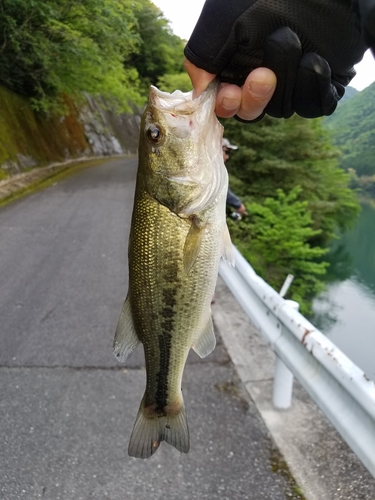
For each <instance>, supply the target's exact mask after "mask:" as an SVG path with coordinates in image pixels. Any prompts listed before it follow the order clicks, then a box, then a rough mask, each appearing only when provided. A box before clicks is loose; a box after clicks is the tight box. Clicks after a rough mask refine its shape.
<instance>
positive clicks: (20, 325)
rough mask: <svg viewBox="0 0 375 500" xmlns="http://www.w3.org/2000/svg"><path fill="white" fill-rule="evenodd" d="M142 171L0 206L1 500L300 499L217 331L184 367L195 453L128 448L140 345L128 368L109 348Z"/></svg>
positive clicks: (114, 171) (140, 385)
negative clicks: (213, 344)
mask: <svg viewBox="0 0 375 500" xmlns="http://www.w3.org/2000/svg"><path fill="white" fill-rule="evenodd" d="M135 170H136V159H135V158H129V159H121V160H116V161H107V162H104V163H103V164H102V165H99V166H95V167H91V168H88V169H86V170H82V171H80V172H79V173H76V174H75V175H72V176H71V177H69V178H67V179H65V180H64V181H61V182H58V183H56V184H55V185H53V186H51V187H49V188H47V189H45V190H43V191H40V192H38V193H35V194H33V195H30V196H28V197H26V198H23V199H21V200H18V201H17V202H15V203H13V204H11V205H9V206H7V207H5V208H3V209H1V210H0V234H1V237H0V394H1V399H0V443H1V445H0V499H1V500H14V499H27V500H29V499H38V498H43V499H49V500H79V499H83V500H94V499H95V500H96V499H97V500H103V499H107V498H108V499H112V500H128V499H129V500H132V499H137V500H143V499H144V500H146V499H147V500H148V499H165V500H174V499H176V500H177V499H179V500H183V499H186V500H190V499H200V500H203V499H210V500H211V499H212V500H214V499H215V500H216V499H227V500H236V499H241V500H243V499H252V500H279V499H280V500H281V499H285V498H299V496H298V495H294V494H293V492H292V487H293V484H292V482H291V480H290V479H289V478H288V477H287V476H286V475H285V474H282V473H279V472H273V470H275V463H278V462H279V457H278V455H277V452H276V451H275V450H274V448H273V444H272V442H271V440H270V439H269V437H268V433H267V429H266V428H265V426H264V424H263V421H262V420H261V418H260V416H259V414H258V412H257V410H256V408H255V406H254V404H253V402H252V401H251V400H250V399H249V398H248V396H247V393H246V391H245V390H244V388H243V386H242V385H241V383H240V382H239V379H238V377H237V374H236V372H235V370H234V366H233V364H232V363H231V360H230V358H229V356H228V354H227V352H226V350H225V349H224V347H223V344H222V343H221V342H220V339H218V341H219V344H218V346H217V348H216V349H215V351H214V353H213V354H211V355H210V356H209V357H207V358H206V359H205V360H200V359H199V358H198V357H197V356H196V355H195V354H194V353H192V354H191V356H190V357H189V360H188V364H187V367H186V370H185V374H184V379H183V390H184V399H185V404H186V407H187V413H188V418H189V427H190V434H191V449H190V452H189V453H188V454H187V455H181V454H180V453H179V452H178V451H176V450H175V449H174V448H172V447H170V446H168V445H166V444H165V443H162V445H161V446H160V449H159V450H158V452H157V453H156V454H155V455H154V456H153V457H152V458H150V459H148V460H144V461H143V460H139V459H134V458H129V457H128V455H127V446H128V439H129V437H130V433H131V430H132V426H133V423H134V420H135V417H136V414H137V411H138V406H139V402H140V400H141V397H142V394H143V389H144V383H145V371H144V366H143V355H142V348H138V349H137V350H136V352H135V353H134V354H133V356H132V357H131V358H130V360H129V361H128V362H127V363H126V365H125V366H124V365H120V364H118V363H117V361H116V359H115V358H114V356H113V355H112V348H111V346H112V340H113V333H114V329H115V326H116V323H117V319H118V316H119V313H120V310H121V306H122V303H123V300H124V297H125V294H126V288H127V259H126V248H127V235H128V232H129V226H130V216H131V208H132V202H133V192H134V184H135ZM276 468H277V467H276Z"/></svg>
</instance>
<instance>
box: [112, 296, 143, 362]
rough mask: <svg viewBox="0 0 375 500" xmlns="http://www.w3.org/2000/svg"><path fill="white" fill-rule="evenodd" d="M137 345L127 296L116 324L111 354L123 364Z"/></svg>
mask: <svg viewBox="0 0 375 500" xmlns="http://www.w3.org/2000/svg"><path fill="white" fill-rule="evenodd" d="M139 343H140V341H139V339H138V337H137V334H136V332H135V328H134V323H133V318H132V314H131V310H130V301H129V296H128V297H127V298H126V300H125V303H124V306H123V308H122V311H121V315H120V319H119V321H118V324H117V328H116V333H115V338H114V341H113V353H114V355H115V356H116V358H117V359H118V360H119V361H120V362H121V363H124V362H125V361H126V360H127V358H128V357H129V356H130V355H131V353H132V352H133V351H134V349H135V348H136V347H137V345H138V344H139Z"/></svg>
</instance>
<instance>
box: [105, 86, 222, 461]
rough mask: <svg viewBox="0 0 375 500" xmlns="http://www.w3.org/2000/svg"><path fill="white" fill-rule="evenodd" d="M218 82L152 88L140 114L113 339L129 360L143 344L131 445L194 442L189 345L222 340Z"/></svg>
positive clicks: (132, 450) (147, 451) (148, 447)
mask: <svg viewBox="0 0 375 500" xmlns="http://www.w3.org/2000/svg"><path fill="white" fill-rule="evenodd" d="M215 95H216V86H211V87H210V88H209V89H208V90H207V91H206V92H205V93H204V94H203V95H202V96H201V97H200V98H198V99H193V98H192V94H191V93H186V94H183V93H181V92H179V93H174V94H167V93H164V92H160V91H159V90H157V89H156V88H153V87H152V88H151V90H150V101H149V105H148V107H147V108H146V111H145V113H144V115H143V118H142V123H141V131H140V146H139V165H138V174H137V185H136V193H135V198H134V208H133V216H132V223H131V231H130V238H129V249H128V254H129V290H128V296H127V299H126V301H125V304H124V307H123V310H122V313H121V316H120V320H119V323H118V327H117V330H116V335H115V341H114V352H115V355H116V356H117V357H118V359H119V360H120V361H122V362H123V361H125V360H126V358H127V357H128V356H129V355H130V354H131V352H132V351H133V350H134V348H135V347H136V346H137V345H138V343H142V344H143V347H144V351H145V360H146V389H145V394H144V396H143V399H142V402H141V405H140V409H139V412H138V415H137V419H136V422H135V424H134V428H133V432H132V436H131V438H130V443H129V454H130V455H131V456H135V457H139V458H147V457H149V456H151V455H152V454H153V453H154V452H155V451H156V450H157V448H158V447H159V444H160V442H161V441H163V440H164V441H166V442H167V443H169V444H171V445H172V446H175V447H176V448H177V449H178V450H180V451H181V452H187V451H188V450H189V446H190V443H189V430H188V426H187V420H186V413H185V407H184V401H183V398H182V392H181V381H182V374H183V370H184V366H185V363H186V359H187V356H188V353H189V350H190V349H191V348H193V349H194V350H195V351H196V352H197V353H198V354H199V355H200V356H202V357H204V356H206V355H207V354H209V353H210V352H211V351H212V349H213V348H214V347H215V335H214V332H213V325H212V319H211V310H210V304H211V299H212V296H213V293H214V289H215V284H216V279H217V274H218V265H219V259H220V256H221V255H222V254H223V253H224V255H225V256H226V257H227V258H228V259H229V260H231V259H232V257H231V243H230V238H229V233H228V229H227V227H226V221H225V200H226V193H227V185H228V176H227V172H226V169H225V166H224V163H223V160H222V156H221V137H222V127H221V125H220V124H219V122H218V121H217V119H216V117H215V115H214V101H215Z"/></svg>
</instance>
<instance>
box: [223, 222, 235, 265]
mask: <svg viewBox="0 0 375 500" xmlns="http://www.w3.org/2000/svg"><path fill="white" fill-rule="evenodd" d="M221 245H222V249H221V256H222V257H223V259H224V260H226V261H227V262H228V264H230V265H231V266H233V267H234V252H233V245H232V241H231V239H230V234H229V229H228V226H227V225H226V224H225V227H224V231H223V235H222V239H221Z"/></svg>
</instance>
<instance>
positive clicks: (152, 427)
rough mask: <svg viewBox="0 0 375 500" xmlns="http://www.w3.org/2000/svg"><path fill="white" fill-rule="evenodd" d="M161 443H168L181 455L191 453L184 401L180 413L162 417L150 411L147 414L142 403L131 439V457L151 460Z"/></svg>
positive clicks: (129, 450) (171, 413) (129, 451)
mask: <svg viewBox="0 0 375 500" xmlns="http://www.w3.org/2000/svg"><path fill="white" fill-rule="evenodd" d="M161 441H166V442H167V443H168V444H170V445H172V446H174V447H175V448H177V450H178V451H180V452H181V453H187V452H188V451H189V448H190V439H189V428H188V425H187V419H186V413H185V406H184V403H183V401H182V405H181V409H180V410H179V412H178V413H176V411H174V412H170V413H169V414H168V412H166V414H165V415H162V416H161V415H160V414H159V413H151V412H150V410H149V409H148V410H147V412H145V408H144V404H143V401H142V403H141V406H140V408H139V411H138V415H137V418H136V421H135V424H134V428H133V432H132V435H131V437H130V442H129V449H128V453H129V455H130V456H131V457H136V458H149V457H151V455H153V454H154V453H155V451H156V450H157V449H158V448H159V445H160V443H161Z"/></svg>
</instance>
